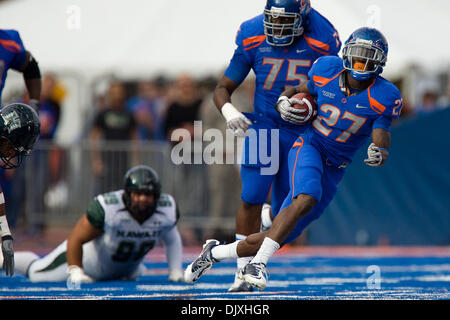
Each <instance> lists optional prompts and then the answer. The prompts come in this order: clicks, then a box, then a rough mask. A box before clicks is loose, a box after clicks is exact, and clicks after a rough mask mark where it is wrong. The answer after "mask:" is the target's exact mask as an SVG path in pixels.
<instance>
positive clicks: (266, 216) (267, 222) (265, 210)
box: [261, 203, 272, 228]
mask: <svg viewBox="0 0 450 320" xmlns="http://www.w3.org/2000/svg"><path fill="white" fill-rule="evenodd" d="M270 208H271V206H270V205H269V204H267V203H265V204H264V205H263V207H262V209H261V222H262V225H263V226H264V227H265V228H270V227H271V226H272V219H271V218H270Z"/></svg>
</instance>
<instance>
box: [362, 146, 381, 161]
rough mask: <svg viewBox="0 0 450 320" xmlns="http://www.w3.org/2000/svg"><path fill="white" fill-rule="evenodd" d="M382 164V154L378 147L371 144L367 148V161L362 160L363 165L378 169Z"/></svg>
mask: <svg viewBox="0 0 450 320" xmlns="http://www.w3.org/2000/svg"><path fill="white" fill-rule="evenodd" d="M382 162H383V154H382V153H381V150H380V148H379V147H377V146H376V145H375V143H373V142H372V143H371V144H370V146H369V148H367V159H364V163H365V164H367V165H368V166H371V167H379V166H381V163H382Z"/></svg>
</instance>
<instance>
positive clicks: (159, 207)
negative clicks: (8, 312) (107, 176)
mask: <svg viewBox="0 0 450 320" xmlns="http://www.w3.org/2000/svg"><path fill="white" fill-rule="evenodd" d="M177 220H178V210H177V206H176V203H175V200H174V198H173V197H172V196H171V195H169V194H161V184H160V182H159V178H158V175H157V174H156V172H155V171H154V170H153V169H152V168H150V167H148V166H136V167H133V168H131V169H130V170H129V171H128V172H127V173H126V175H125V186H124V189H123V190H118V191H113V192H110V193H105V194H101V195H98V196H97V197H95V198H94V199H93V200H92V201H91V203H90V205H89V208H88V210H87V212H86V214H85V215H83V217H82V218H81V219H80V220H79V221H78V223H77V224H76V226H75V228H74V229H73V231H72V233H71V234H70V236H69V238H68V239H67V240H66V241H64V242H63V243H62V244H60V245H59V246H58V247H57V248H56V249H55V250H53V251H52V252H51V253H49V254H48V255H47V256H45V257H43V258H39V257H38V256H37V255H36V254H34V253H32V252H17V253H16V271H18V272H20V273H23V274H26V275H27V277H29V279H30V280H31V281H32V282H41V281H68V282H69V281H70V282H72V283H87V282H93V281H106V280H135V279H137V278H138V277H139V275H140V274H141V273H142V271H143V270H145V266H144V265H143V263H142V260H143V258H144V256H145V254H146V253H147V252H149V251H150V250H151V249H152V248H153V247H154V246H155V244H157V243H158V240H159V239H160V238H161V240H162V241H163V244H164V247H165V249H166V256H167V261H168V269H169V281H176V282H180V281H184V277H183V271H182V242H181V237H180V234H179V232H178V229H177V227H176V223H177Z"/></svg>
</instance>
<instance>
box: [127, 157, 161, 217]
mask: <svg viewBox="0 0 450 320" xmlns="http://www.w3.org/2000/svg"><path fill="white" fill-rule="evenodd" d="M140 195H145V197H141V196H140ZM150 195H153V197H150ZM160 196H161V184H160V182H159V177H158V175H157V173H156V172H155V171H154V170H153V169H152V168H150V167H148V166H143V165H140V166H136V167H133V168H131V169H130V170H128V172H127V173H126V174H125V177H124V194H123V200H124V203H125V206H126V208H127V209H128V210H129V211H130V212H132V213H134V214H136V215H138V216H139V217H141V218H144V219H148V218H149V217H150V216H152V215H153V213H154V212H155V210H156V207H157V204H158V200H159V197H160Z"/></svg>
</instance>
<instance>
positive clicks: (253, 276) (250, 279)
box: [239, 262, 268, 290]
mask: <svg viewBox="0 0 450 320" xmlns="http://www.w3.org/2000/svg"><path fill="white" fill-rule="evenodd" d="M239 278H241V279H242V280H244V281H245V282H246V283H248V284H249V285H251V286H255V287H257V288H258V289H260V290H264V288H265V287H266V286H267V279H268V274H267V270H266V265H265V264H264V263H262V262H259V263H249V264H247V265H246V266H245V267H244V268H242V269H241V270H239Z"/></svg>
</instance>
